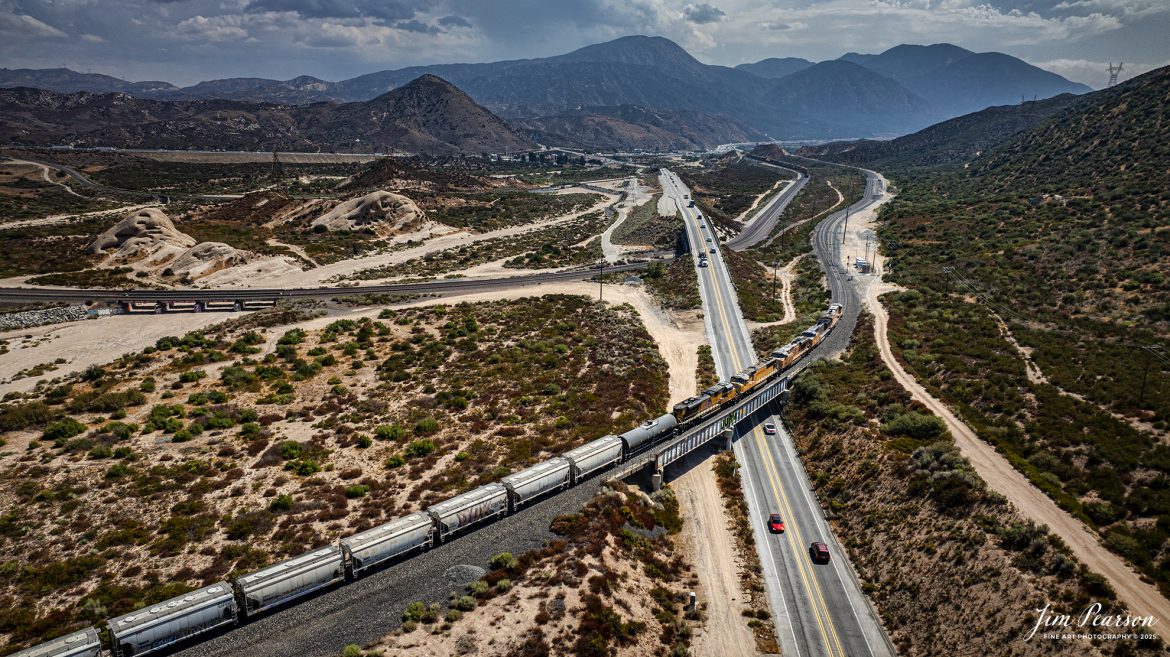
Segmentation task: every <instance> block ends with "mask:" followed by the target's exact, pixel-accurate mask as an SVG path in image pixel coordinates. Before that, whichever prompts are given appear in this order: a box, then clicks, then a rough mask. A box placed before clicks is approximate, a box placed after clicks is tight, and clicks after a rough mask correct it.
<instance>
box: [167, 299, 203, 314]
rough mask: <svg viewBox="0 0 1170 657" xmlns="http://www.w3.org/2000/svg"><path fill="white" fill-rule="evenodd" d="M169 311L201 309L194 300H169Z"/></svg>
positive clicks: (178, 311)
mask: <svg viewBox="0 0 1170 657" xmlns="http://www.w3.org/2000/svg"><path fill="white" fill-rule="evenodd" d="M166 308H167V312H168V313H193V312H196V311H198V310H199V308H198V307H197V306H196V305H195V302H194V301H167V302H166Z"/></svg>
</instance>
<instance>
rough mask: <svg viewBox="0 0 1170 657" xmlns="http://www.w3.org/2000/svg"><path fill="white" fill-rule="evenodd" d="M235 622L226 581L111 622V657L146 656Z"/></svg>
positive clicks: (230, 594) (233, 608)
mask: <svg viewBox="0 0 1170 657" xmlns="http://www.w3.org/2000/svg"><path fill="white" fill-rule="evenodd" d="M235 620H236V600H235V597H234V596H233V593H232V587H231V586H230V585H228V584H227V583H226V582H223V583H219V584H212V585H211V586H205V587H203V588H201V589H199V590H197V591H192V592H190V593H188V594H186V595H183V596H180V597H178V598H171V599H170V600H165V601H163V602H160V603H158V604H156V605H151V606H149V607H143V608H142V609H139V610H137V611H134V612H131V613H129V614H126V615H124V616H119V617H117V618H114V619H111V620H110V621H109V623H108V627H109V629H110V645H111V646H112V652H113V654H114V657H130V656H131V655H145V654H148V653H151V652H154V651H156V650H159V649H161V648H165V647H166V646H169V645H171V644H172V643H175V642H177V641H182V640H183V639H186V638H187V637H191V636H194V635H196V634H200V633H202V632H206V631H208V630H211V629H214V628H216V627H219V626H221V625H228V624H231V623H234V622H235Z"/></svg>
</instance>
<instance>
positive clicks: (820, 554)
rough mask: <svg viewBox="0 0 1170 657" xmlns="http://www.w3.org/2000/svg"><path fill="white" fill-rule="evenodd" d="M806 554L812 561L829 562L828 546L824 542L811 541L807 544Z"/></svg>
mask: <svg viewBox="0 0 1170 657" xmlns="http://www.w3.org/2000/svg"><path fill="white" fill-rule="evenodd" d="M808 556H809V558H810V559H812V561H813V563H829V546H828V545H825V544H824V543H813V544H812V545H810V546H808Z"/></svg>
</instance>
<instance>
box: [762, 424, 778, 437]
mask: <svg viewBox="0 0 1170 657" xmlns="http://www.w3.org/2000/svg"><path fill="white" fill-rule="evenodd" d="M764 433H766V434H768V435H769V436H775V435H776V425H774V424H772V423H771V422H769V423H767V424H765V425H764Z"/></svg>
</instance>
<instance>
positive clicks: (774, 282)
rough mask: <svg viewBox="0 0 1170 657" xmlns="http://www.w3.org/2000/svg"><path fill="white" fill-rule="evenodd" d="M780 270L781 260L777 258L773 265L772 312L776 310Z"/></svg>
mask: <svg viewBox="0 0 1170 657" xmlns="http://www.w3.org/2000/svg"><path fill="white" fill-rule="evenodd" d="M779 269H780V259H779V258H777V259H776V261H775V262H773V263H772V310H776V279H777V278H779V277H778V276H777V275H776V272H777V270H779Z"/></svg>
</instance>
